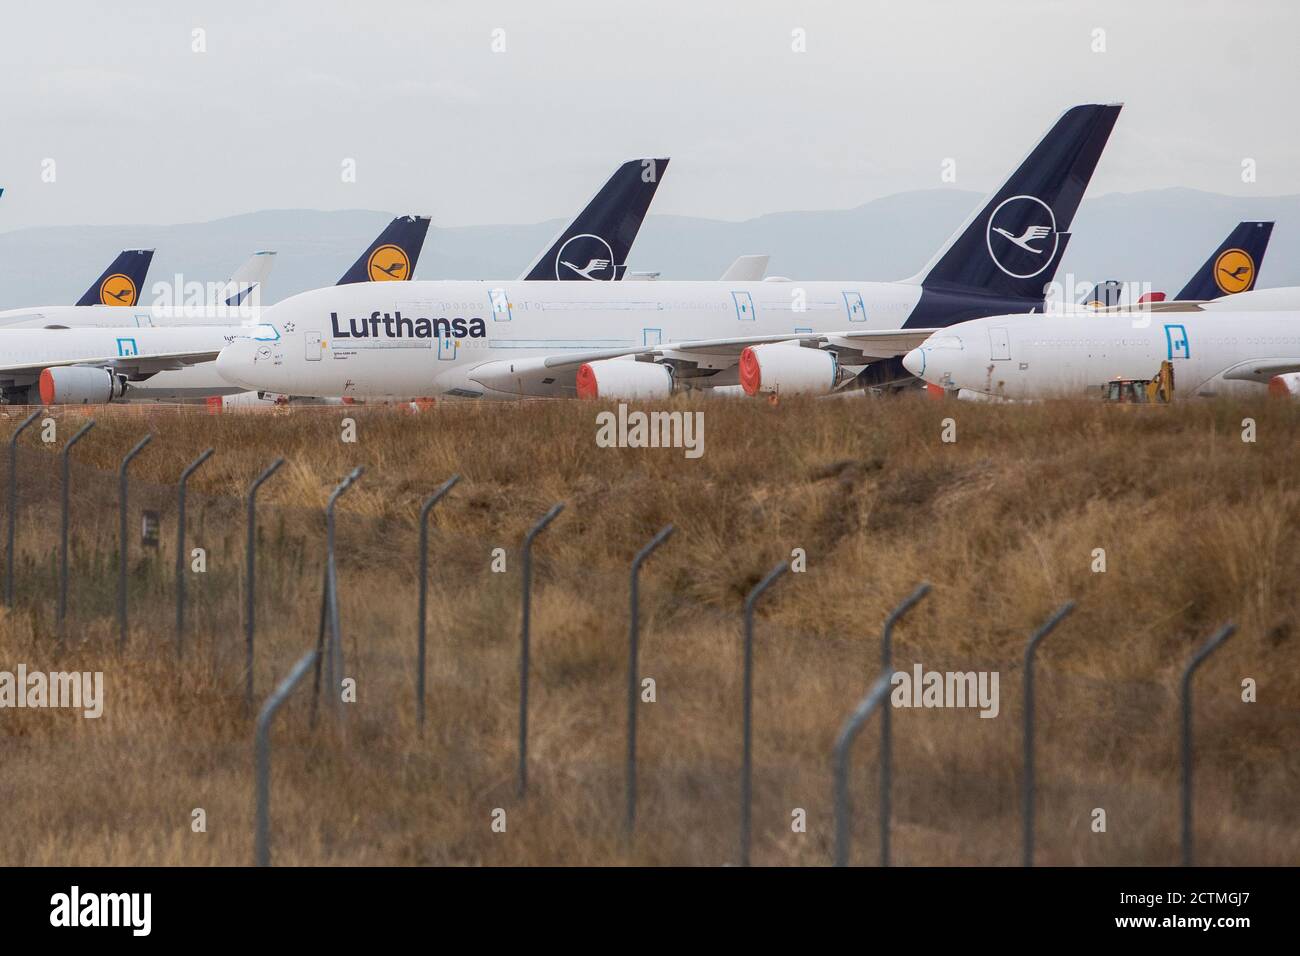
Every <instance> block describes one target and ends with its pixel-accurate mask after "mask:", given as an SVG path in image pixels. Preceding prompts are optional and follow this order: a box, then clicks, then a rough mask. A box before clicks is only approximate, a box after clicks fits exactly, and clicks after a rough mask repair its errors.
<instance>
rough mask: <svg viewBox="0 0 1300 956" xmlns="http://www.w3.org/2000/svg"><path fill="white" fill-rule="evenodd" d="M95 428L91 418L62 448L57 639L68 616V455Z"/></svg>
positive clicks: (61, 636) (69, 463)
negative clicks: (61, 513)
mask: <svg viewBox="0 0 1300 956" xmlns="http://www.w3.org/2000/svg"><path fill="white" fill-rule="evenodd" d="M94 427H95V420H94V419H93V418H92V419H91V420H90V421H88V422H86V424H84V425H82V426H81V428H79V429H78V430H77V433H76V434H75V435H73V436H72V437H71V438H69V439H68V443H67V444H66V445H64V446H63V453H62V456H61V457H62V458H63V534H62V536H61V538H60V544H59V638H60V640H61V639H62V638H63V625H64V619H65V618H67V616H68V484H69V483H70V481H71V474H72V470H71V462H70V461H69V458H68V453H69V452H71V451H72V446H73V445H75V444H76V443H77V442H79V441H81V439H82V436H84V435H85V434H86V432H88V431H90V430H91V429H92V428H94Z"/></svg>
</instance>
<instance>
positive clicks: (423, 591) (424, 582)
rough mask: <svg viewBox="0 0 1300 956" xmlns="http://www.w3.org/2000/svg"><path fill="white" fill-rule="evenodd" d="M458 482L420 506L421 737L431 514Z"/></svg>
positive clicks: (418, 688)
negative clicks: (434, 507)
mask: <svg viewBox="0 0 1300 956" xmlns="http://www.w3.org/2000/svg"><path fill="white" fill-rule="evenodd" d="M458 481H460V475H452V476H451V477H450V478H448V479H447V480H446V481H444V482H443V483H442V485H441V486H439V488H438V490H437V491H435V492H434V493H433V494H431V495H430V496H429V497H428V498H426V499H425V502H424V504H422V505H421V506H420V600H419V614H420V626H419V628H417V630H416V658H417V661H416V674H415V720H416V724H417V725H418V726H419V729H420V735H421V736H423V735H424V671H425V665H424V662H425V650H424V642H425V636H426V630H427V628H426V626H425V625H426V622H425V617H426V616H427V611H426V609H427V608H428V606H429V512H431V511H433V506H434V505H436V504H437V503H438V502H439V501H441V500H442V499H443V497H444V496H445V495H446V494H447V492H449V491H451V489H452V488H453V487H454V486H455V484H456V482H458Z"/></svg>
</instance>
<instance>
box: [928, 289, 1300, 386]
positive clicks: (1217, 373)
mask: <svg viewBox="0 0 1300 956" xmlns="http://www.w3.org/2000/svg"><path fill="white" fill-rule="evenodd" d="M1164 361H1169V362H1170V363H1171V364H1172V366H1173V369H1174V383H1175V392H1176V393H1177V394H1183V395H1187V394H1200V395H1212V394H1216V393H1218V392H1222V391H1224V390H1235V389H1237V388H1252V387H1256V386H1267V385H1268V382H1269V379H1270V378H1272V376H1273V375H1275V374H1281V373H1280V372H1279V371H1277V370H1278V369H1279V368H1281V369H1284V370H1285V368H1286V366H1287V365H1288V363H1294V364H1295V365H1296V366H1297V367H1300V313H1297V312H1294V311H1278V312H1264V311H1245V312H1243V311H1230V310H1229V309H1228V308H1227V307H1224V308H1217V309H1214V310H1207V311H1188V312H1167V313H1159V312H1157V313H1150V312H1128V313H1123V312H1121V313H1113V314H1093V315H1077V314H1067V315H1045V316H1040V315H1033V316H1025V315H1008V316H995V317H992V318H986V319H974V320H972V321H969V322H961V323H958V324H957V325H954V326H951V327H950V328H947V329H944V330H943V331H941V332H936V333H935V334H934V335H932V336H931V337H930V338H929V339H927V340H926V342H925V343H924V344H923V345H921V346H920V347H919V348H916V349H914V350H912V351H911V352H909V353H908V354H907V355H906V356H905V357H904V359H903V364H904V366H905V367H906V368H907V369H908V370H909V371H911V372H912V374H914V375H917V376H918V377H920V378H923V379H925V381H927V382H929V383H931V384H934V385H942V386H944V387H945V388H960V389H970V390H972V391H975V392H980V393H983V394H987V395H998V396H1003V397H1006V398H1013V399H1025V398H1030V399H1032V398H1052V397H1076V396H1083V395H1087V394H1089V393H1090V392H1092V393H1093V394H1095V393H1096V391H1097V390H1099V389H1102V388H1104V387H1105V385H1106V383H1107V382H1109V381H1110V380H1112V379H1115V378H1124V379H1153V378H1155V376H1156V374H1157V373H1158V372H1159V370H1160V364H1161V363H1162V362H1164Z"/></svg>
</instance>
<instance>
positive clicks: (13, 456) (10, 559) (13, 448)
mask: <svg viewBox="0 0 1300 956" xmlns="http://www.w3.org/2000/svg"><path fill="white" fill-rule="evenodd" d="M44 411H45V409H43V408H38V409H36V411H34V412H32V413H31V414H30V415H28V416H27V417H26V418H24V419H23V420H22V422H21V423H20V424H19V426H18V427H17V428H15V429H14V433H13V434H12V435H10V436H9V549H8V551H7V552H6V554H7V557H6V559H5V606H6V607H13V606H14V526H15V521H16V519H17V515H18V438H19V436H21V435H22V433H23V432H25V431H26V430H27V427H28V426H29V425H31V423H32V422H34V421H36V419H38V418H40V417H41V413H42V412H44Z"/></svg>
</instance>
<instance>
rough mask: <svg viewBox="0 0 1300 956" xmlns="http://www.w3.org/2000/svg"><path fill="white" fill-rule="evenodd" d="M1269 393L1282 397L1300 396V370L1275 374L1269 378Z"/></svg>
mask: <svg viewBox="0 0 1300 956" xmlns="http://www.w3.org/2000/svg"><path fill="white" fill-rule="evenodd" d="M1268 393H1269V394H1270V395H1277V396H1279V397H1282V398H1300V372H1287V373H1286V374H1285V375H1274V376H1273V377H1272V378H1270V379H1269V380H1268Z"/></svg>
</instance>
